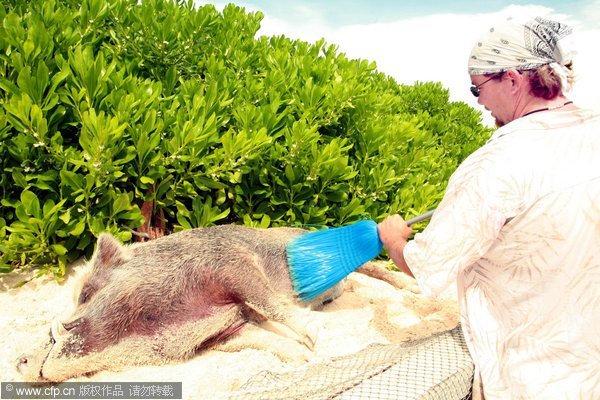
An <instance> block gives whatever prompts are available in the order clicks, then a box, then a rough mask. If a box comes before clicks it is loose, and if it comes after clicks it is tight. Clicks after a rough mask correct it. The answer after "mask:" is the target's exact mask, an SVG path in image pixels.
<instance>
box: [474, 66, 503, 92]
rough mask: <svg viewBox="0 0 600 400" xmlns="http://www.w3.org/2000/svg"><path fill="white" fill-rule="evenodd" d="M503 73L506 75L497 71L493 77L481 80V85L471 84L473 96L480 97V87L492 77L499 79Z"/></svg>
mask: <svg viewBox="0 0 600 400" xmlns="http://www.w3.org/2000/svg"><path fill="white" fill-rule="evenodd" d="M502 75H504V72H499V73H497V74H495V75H492V77H491V78H489V79H486V80H485V81H483V82H481V83H480V84H479V85H472V86H471V93H472V94H473V96H475V97H479V88H480V87H482V86H483V85H485V84H486V83H488V82H489V81H491V80H492V79H498V78H500V77H502Z"/></svg>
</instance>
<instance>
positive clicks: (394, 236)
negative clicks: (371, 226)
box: [377, 214, 414, 277]
mask: <svg viewBox="0 0 600 400" xmlns="http://www.w3.org/2000/svg"><path fill="white" fill-rule="evenodd" d="M377 228H378V232H379V240H381V242H382V243H383V245H384V246H385V248H386V250H387V252H388V253H389V255H390V258H391V259H392V261H394V264H396V265H397V266H398V268H400V270H401V271H403V272H404V273H406V274H407V275H410V276H412V277H414V275H413V274H412V272H411V271H410V269H409V268H408V265H407V264H406V261H404V254H403V251H404V246H406V242H407V241H408V238H409V236H410V234H411V233H412V228H411V227H410V226H408V225H407V224H406V221H404V219H402V217H401V216H400V215H398V214H395V215H390V216H389V217H387V218H386V219H385V220H383V221H382V222H381V223H380V224H379V225H378V227H377Z"/></svg>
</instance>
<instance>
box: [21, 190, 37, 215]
mask: <svg viewBox="0 0 600 400" xmlns="http://www.w3.org/2000/svg"><path fill="white" fill-rule="evenodd" d="M21 203H23V206H24V207H25V211H26V212H27V214H28V215H32V216H34V217H37V218H42V213H41V209H40V201H39V200H38V198H37V196H36V195H35V193H33V192H31V191H29V190H23V191H22V192H21Z"/></svg>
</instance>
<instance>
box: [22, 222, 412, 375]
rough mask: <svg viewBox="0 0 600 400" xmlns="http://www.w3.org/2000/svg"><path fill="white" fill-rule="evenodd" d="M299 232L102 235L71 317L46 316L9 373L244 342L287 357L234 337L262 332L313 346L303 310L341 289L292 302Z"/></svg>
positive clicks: (236, 229) (176, 355) (155, 357)
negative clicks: (47, 322) (42, 337)
mask: <svg viewBox="0 0 600 400" xmlns="http://www.w3.org/2000/svg"><path fill="white" fill-rule="evenodd" d="M304 232H306V231H304V230H301V229H292V228H270V229H257V228H249V227H244V226H237V225H224V226H216V227H211V228H197V229H190V230H187V231H183V232H180V233H176V234H172V235H169V236H165V237H162V238H159V239H156V240H152V241H149V242H145V243H137V244H133V245H130V246H123V245H122V244H121V243H119V242H118V241H117V240H116V239H115V238H113V237H112V236H110V235H109V234H102V235H101V236H100V238H99V239H98V244H97V248H96V252H95V253H94V255H93V257H92V259H91V261H90V262H89V264H88V266H87V267H86V273H84V275H83V277H82V279H81V282H79V284H80V285H79V286H80V288H79V290H78V293H77V305H76V309H75V311H74V313H73V315H72V316H71V317H70V318H68V319H67V320H66V321H63V322H59V321H57V320H55V321H54V322H53V324H52V328H51V331H50V337H49V340H48V341H47V342H46V343H45V344H44V345H43V346H41V348H39V349H37V350H36V351H35V352H33V354H32V355H24V356H22V357H20V359H19V360H18V365H17V368H18V369H19V371H20V373H21V374H22V375H23V376H24V378H26V379H27V380H30V381H32V380H37V381H62V380H65V379H68V378H71V377H76V376H80V375H83V374H88V373H92V372H97V371H101V370H111V369H112V370H114V369H122V368H123V367H125V366H131V365H143V364H163V363H166V362H169V361H172V360H183V359H186V358H189V357H190V356H191V355H193V354H195V353H196V352H198V351H199V350H203V349H207V348H211V347H215V346H219V348H221V349H223V350H237V349H240V348H241V346H244V345H251V346H252V347H262V348H263V349H269V350H271V351H273V352H274V353H276V354H277V355H278V356H279V357H280V358H282V359H286V358H293V357H294V355H292V354H285V352H282V351H281V349H270V348H269V347H270V344H269V343H266V342H263V343H260V342H254V343H251V344H248V343H245V344H244V341H243V340H236V338H238V337H243V336H244V331H247V330H249V329H263V328H266V329H270V330H273V331H276V333H278V334H281V335H285V336H288V337H292V338H293V339H295V340H296V341H298V342H299V343H301V344H302V345H304V346H306V348H308V349H312V347H313V344H314V334H312V333H311V332H309V331H308V330H307V326H310V324H308V323H307V313H309V311H308V310H307V307H308V308H312V309H317V308H319V307H320V306H322V305H323V304H324V303H325V302H327V301H331V300H333V299H335V298H336V297H337V296H339V295H340V294H341V293H342V290H343V289H342V287H341V285H342V284H338V285H337V286H335V287H333V288H331V289H330V290H329V291H328V292H326V293H324V294H323V295H321V296H320V297H318V298H316V299H314V300H313V301H312V302H310V303H308V304H305V303H300V302H298V301H297V297H296V296H295V294H294V291H293V288H292V283H291V280H290V274H289V269H288V264H287V260H286V251H285V249H286V245H287V244H288V243H289V242H290V240H292V239H293V238H295V237H297V236H298V235H301V234H303V233H304ZM361 270H362V272H364V273H367V274H368V275H371V276H375V275H376V276H375V277H377V278H380V279H383V280H386V281H388V282H390V283H392V284H395V285H396V286H402V279H399V278H397V277H396V276H394V275H400V274H397V273H393V272H390V271H387V270H385V269H383V268H378V267H374V266H372V265H365V266H363V267H361V269H359V271H361ZM248 323H250V324H248ZM277 325H279V327H277ZM238 333H239V334H238ZM236 334H238V335H236ZM234 335H235V337H234Z"/></svg>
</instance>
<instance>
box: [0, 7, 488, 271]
mask: <svg viewBox="0 0 600 400" xmlns="http://www.w3.org/2000/svg"><path fill="white" fill-rule="evenodd" d="M261 19H262V15H261V14H260V13H246V12H245V10H244V9H243V8H239V7H236V6H234V5H228V6H227V7H225V9H224V10H223V12H218V11H216V10H215V8H214V7H213V6H210V5H208V6H204V7H198V8H197V7H195V6H194V5H193V2H187V3H183V2H170V1H166V0H148V1H144V2H140V4H138V1H137V0H116V1H108V0H84V1H81V2H75V1H58V0H32V1H30V2H27V4H23V2H17V1H12V2H10V1H9V2H6V1H5V2H3V3H2V6H0V20H2V25H1V27H0V46H1V48H2V52H1V53H0V104H1V107H0V163H1V166H2V174H1V176H0V190H1V191H2V202H1V204H2V208H1V209H0V272H8V271H12V270H14V269H16V268H17V269H20V268H25V267H31V266H33V267H36V268H38V270H39V272H40V273H52V274H54V276H55V277H57V278H58V279H60V278H61V277H62V276H63V275H64V273H65V270H66V266H67V265H68V263H69V262H70V261H72V260H73V259H75V258H77V257H80V256H81V255H87V256H89V255H90V253H91V251H92V249H93V245H94V238H95V237H96V236H98V235H99V234H100V233H101V232H103V231H110V232H112V233H113V234H115V235H117V236H118V237H119V238H120V239H122V240H124V241H127V240H130V239H131V237H132V230H135V229H138V228H139V227H140V226H142V224H144V222H146V223H147V224H150V225H153V226H162V227H163V229H165V230H166V231H167V232H170V231H176V230H181V229H188V228H192V227H197V226H207V225H213V224H222V223H243V224H246V225H252V226H262V227H268V226H287V225H297V224H302V225H341V224H346V223H350V222H353V221H356V220H357V219H360V218H363V217H364V216H365V215H368V216H370V217H371V218H374V219H376V220H378V219H381V218H382V217H383V216H385V215H387V214H390V213H395V212H400V213H402V214H403V215H406V216H411V215H414V214H417V213H420V212H423V211H425V210H426V209H430V208H433V207H435V206H436V204H437V203H438V202H439V200H440V199H441V196H442V195H443V191H444V188H445V185H446V181H447V180H448V178H449V176H450V174H451V173H452V171H453V170H454V169H455V168H456V166H457V165H458V163H459V162H461V161H462V160H463V159H464V158H465V157H466V156H467V155H468V154H469V153H470V152H472V151H473V150H474V149H475V148H477V147H478V146H480V145H481V144H482V143H483V142H484V141H485V140H486V139H487V138H488V136H489V134H490V131H489V130H488V129H486V128H484V127H483V126H482V125H480V119H479V117H480V116H479V113H478V112H476V111H475V110H473V109H471V108H470V107H468V106H467V105H465V104H464V103H456V102H449V99H448V91H447V90H446V89H444V88H443V87H442V86H441V84H439V83H417V84H415V85H413V86H406V85H398V84H397V83H396V82H395V81H394V80H393V79H392V78H390V77H388V76H386V75H384V74H382V73H380V72H378V71H377V69H376V65H375V64H374V63H372V62H368V61H365V60H350V59H348V58H347V57H346V56H345V55H344V54H342V53H339V52H338V50H337V48H336V47H335V46H330V45H327V44H326V43H325V42H324V41H323V40H321V41H318V42H316V43H314V44H309V43H306V42H302V41H298V40H291V39H289V38H286V37H283V36H276V37H257V31H258V29H259V27H260V21H261ZM148 208H149V211H148ZM147 219H151V220H150V221H146V220H147Z"/></svg>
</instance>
